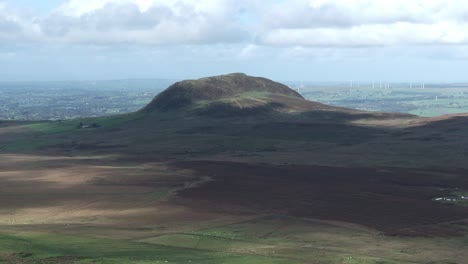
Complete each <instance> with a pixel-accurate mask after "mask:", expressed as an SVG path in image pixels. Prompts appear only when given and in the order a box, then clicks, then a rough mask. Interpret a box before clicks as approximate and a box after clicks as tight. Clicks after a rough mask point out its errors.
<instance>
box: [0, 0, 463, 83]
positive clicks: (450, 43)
mask: <svg viewBox="0 0 468 264" xmlns="http://www.w3.org/2000/svg"><path fill="white" fill-rule="evenodd" d="M466 69H468V1H466V0H41V1H37V0H0V81H45V80H97V79H129V78H171V79H174V78H175V79H186V78H198V77H203V76H211V75H218V74H225V73H231V72H244V73H247V74H250V75H254V76H265V77H268V78H272V79H275V80H284V81H286V80H287V81H301V80H302V81H349V80H353V81H393V82H406V81H408V82H410V81H411V82H414V81H424V82H430V81H437V82H439V81H440V82H464V81H465V82H468V74H466Z"/></svg>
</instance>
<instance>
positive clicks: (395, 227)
mask: <svg viewBox="0 0 468 264" xmlns="http://www.w3.org/2000/svg"><path fill="white" fill-rule="evenodd" d="M205 88H206V90H205ZM467 118H468V117H466V116H444V117H439V118H432V119H428V118H420V117H416V116H412V115H403V114H388V113H374V112H364V111H357V110H351V109H345V108H337V107H331V106H326V105H323V104H319V103H315V102H310V101H307V100H305V99H303V98H301V97H300V96H299V95H297V94H296V93H295V91H293V90H290V89H289V88H287V87H285V86H283V85H281V84H277V83H274V82H272V81H269V80H266V79H263V78H255V77H249V76H245V75H239V74H234V75H228V76H217V77H212V78H205V79H201V80H193V81H186V82H181V83H178V84H175V85H174V86H172V87H171V88H169V89H168V90H167V91H166V92H165V93H163V94H162V95H161V96H158V97H156V98H155V99H154V100H153V102H152V103H151V104H150V105H149V106H148V107H147V108H145V109H143V110H141V111H138V112H136V113H131V114H126V115H120V116H113V117H102V118H90V119H79V120H69V121H56V122H23V123H17V122H4V123H0V186H2V188H1V197H3V198H2V199H0V210H1V211H2V214H0V262H1V261H3V262H5V263H203V264H204V263H208V264H209V263H228V264H229V263H233V264H234V263H252V264H254V263H255V264H256V263H304V264H305V263H314V264H319V263H320V264H323V263H325V264H334V263H346V264H357V263H359V264H361V263H364V264H409V263H414V264H416V263H421V264H422V263H424V264H428V263H431V264H436V263H438V264H442V263H444V264H448V263H459V264H461V263H464V261H466V259H467V258H468V256H467V255H466V254H467V252H468V244H467V237H468V224H467V223H468V207H466V206H465V205H466V202H465V200H461V199H463V198H462V196H464V195H465V194H467V193H468V182H467V179H468V177H467V175H468V174H467V170H466V169H467V163H466V159H465V157H466V155H467V154H468V153H467V152H466V149H467V148H466V147H467V145H468V136H467V135H468V128H467V127H468V126H466V124H467V123H468V121H467V120H468V119H467ZM438 198H443V199H442V200H441V199H438ZM444 198H446V199H450V201H449V202H447V201H448V200H444ZM452 199H455V201H452ZM457 199H458V200H457ZM441 201H442V202H441Z"/></svg>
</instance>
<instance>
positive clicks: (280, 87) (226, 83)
mask: <svg viewBox="0 0 468 264" xmlns="http://www.w3.org/2000/svg"><path fill="white" fill-rule="evenodd" d="M180 109H185V110H194V112H195V113H197V114H206V115H217V116H233V115H252V114H259V113H267V112H272V111H280V112H305V111H312V110H339V109H340V108H337V107H332V106H327V105H323V104H320V103H317V102H311V101H308V100H306V99H305V98H304V97H302V96H301V95H300V94H299V93H298V92H296V91H294V90H293V89H291V88H289V87H288V86H286V85H284V84H281V83H278V82H274V81H272V80H269V79H266V78H262V77H252V76H248V75H246V74H243V73H232V74H227V75H220V76H213V77H207V78H201V79H198V80H186V81H181V82H177V83H175V84H173V85H171V86H170V87H169V88H168V89H166V90H165V91H163V92H162V93H161V94H159V95H158V96H156V97H155V98H154V100H153V101H152V102H151V103H149V104H148V105H147V106H146V107H145V108H143V109H142V112H153V111H176V110H180Z"/></svg>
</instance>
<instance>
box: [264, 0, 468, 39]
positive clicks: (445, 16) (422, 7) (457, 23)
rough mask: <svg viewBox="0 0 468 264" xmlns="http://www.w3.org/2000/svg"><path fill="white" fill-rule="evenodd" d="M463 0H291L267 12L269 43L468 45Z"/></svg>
mask: <svg viewBox="0 0 468 264" xmlns="http://www.w3.org/2000/svg"><path fill="white" fill-rule="evenodd" d="M467 22H468V2H466V1H463V0H411V1H407V0H379V1H377V0H291V1H283V2H280V3H277V4H275V5H272V7H271V8H270V9H269V10H267V12H266V13H264V14H263V15H262V25H263V29H262V32H261V34H260V36H259V41H260V42H261V43H262V44H264V45H302V46H342V47H348V46H349V47H354V46H388V45H407V44H410V45H432V44H466V43H468V30H467V29H468V23H467Z"/></svg>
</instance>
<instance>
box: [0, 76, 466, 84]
mask: <svg viewBox="0 0 468 264" xmlns="http://www.w3.org/2000/svg"><path fill="white" fill-rule="evenodd" d="M226 74H230V73H226ZM217 75H223V74H217ZM217 75H206V76H200V77H187V78H183V77H181V78H176V77H134V78H133V77H129V78H115V79H113V78H103V79H55V80H54V79H46V80H36V79H32V80H18V79H15V80H1V79H0V84H5V83H48V82H52V83H60V82H112V81H145V80H147V81H152V80H164V81H182V80H193V79H199V78H204V77H210V76H217ZM247 75H250V76H255V77H264V78H268V79H271V80H273V81H276V82H285V83H291V82H304V83H311V84H319V83H324V84H349V83H350V82H353V83H354V84H372V83H375V84H379V83H380V82H381V83H391V84H411V83H413V84H418V83H421V84H423V83H424V84H468V79H467V80H464V81H463V80H459V81H444V80H393V81H392V80H312V79H308V80H307V79H304V80H302V79H284V80H281V79H276V78H270V77H266V76H262V75H251V74H247Z"/></svg>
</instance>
